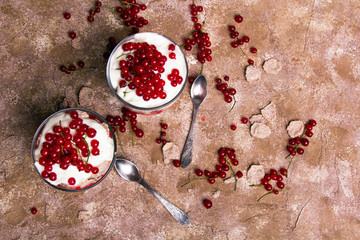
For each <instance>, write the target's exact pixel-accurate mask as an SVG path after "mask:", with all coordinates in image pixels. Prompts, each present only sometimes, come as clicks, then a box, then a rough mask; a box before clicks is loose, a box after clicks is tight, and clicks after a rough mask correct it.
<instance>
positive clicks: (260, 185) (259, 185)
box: [249, 184, 263, 187]
mask: <svg viewBox="0 0 360 240" xmlns="http://www.w3.org/2000/svg"><path fill="white" fill-rule="evenodd" d="M249 186H250V187H262V186H263V185H262V184H258V185H255V184H253V185H249Z"/></svg>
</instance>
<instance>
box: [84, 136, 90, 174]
mask: <svg viewBox="0 0 360 240" xmlns="http://www.w3.org/2000/svg"><path fill="white" fill-rule="evenodd" d="M86 136H87V135H86V133H85V137H84V138H83V141H84V142H85V143H86V145H87V148H88V156H87V159H86V163H85V167H86V165H87V164H88V161H89V158H90V147H89V144H88V142H87V141H86V139H85V138H86Z"/></svg>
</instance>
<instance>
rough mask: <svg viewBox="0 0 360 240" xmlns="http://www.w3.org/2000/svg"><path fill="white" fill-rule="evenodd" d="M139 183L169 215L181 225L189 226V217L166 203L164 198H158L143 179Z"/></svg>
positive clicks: (158, 195)
mask: <svg viewBox="0 0 360 240" xmlns="http://www.w3.org/2000/svg"><path fill="white" fill-rule="evenodd" d="M139 183H140V184H141V185H142V186H143V187H144V188H146V189H147V190H148V191H149V192H151V193H152V194H153V195H154V196H155V197H156V198H157V199H158V200H159V201H160V202H161V203H162V204H163V205H164V206H165V207H166V209H167V210H168V211H169V213H170V214H171V215H172V216H173V217H174V218H175V219H176V221H178V222H179V223H180V224H182V225H189V224H190V218H189V216H188V215H187V214H186V213H185V212H183V211H182V210H181V209H180V208H178V207H176V206H174V205H173V204H172V203H170V202H169V201H167V200H166V199H165V198H163V197H162V196H160V194H158V193H157V192H155V190H154V189H152V188H151V187H150V186H149V185H148V184H147V183H146V182H145V181H144V179H141V180H140V181H139Z"/></svg>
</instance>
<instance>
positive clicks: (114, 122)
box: [106, 108, 144, 152]
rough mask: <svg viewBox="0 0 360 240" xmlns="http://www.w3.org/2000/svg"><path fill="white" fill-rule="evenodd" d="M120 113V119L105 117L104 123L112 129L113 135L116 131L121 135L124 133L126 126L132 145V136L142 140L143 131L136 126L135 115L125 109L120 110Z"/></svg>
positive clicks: (118, 117) (117, 117) (117, 116)
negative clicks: (106, 122)
mask: <svg viewBox="0 0 360 240" xmlns="http://www.w3.org/2000/svg"><path fill="white" fill-rule="evenodd" d="M121 113H122V117H121V116H119V115H116V116H111V115H109V116H107V117H106V121H108V123H109V124H110V126H111V127H112V130H113V131H114V132H115V133H116V132H117V130H119V131H120V132H122V133H124V132H126V125H128V126H129V130H130V133H131V137H132V145H134V138H133V136H134V134H135V136H136V137H138V138H142V137H143V136H144V131H143V130H142V129H140V128H138V127H137V126H136V124H137V120H136V118H137V114H136V113H135V112H133V111H131V110H129V109H127V108H122V109H121ZM126 123H127V124H126ZM120 146H121V145H120ZM122 150H123V149H122ZM123 152H124V150H123Z"/></svg>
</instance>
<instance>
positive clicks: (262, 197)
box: [257, 192, 274, 202]
mask: <svg viewBox="0 0 360 240" xmlns="http://www.w3.org/2000/svg"><path fill="white" fill-rule="evenodd" d="M273 193H274V192H268V193H265V194H264V195H262V196H261V197H260V198H259V199H258V200H257V202H259V201H260V200H261V199H262V198H264V197H266V196H267V195H270V194H273Z"/></svg>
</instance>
